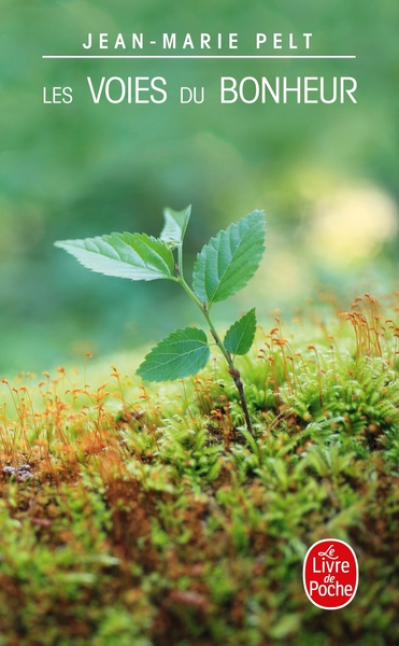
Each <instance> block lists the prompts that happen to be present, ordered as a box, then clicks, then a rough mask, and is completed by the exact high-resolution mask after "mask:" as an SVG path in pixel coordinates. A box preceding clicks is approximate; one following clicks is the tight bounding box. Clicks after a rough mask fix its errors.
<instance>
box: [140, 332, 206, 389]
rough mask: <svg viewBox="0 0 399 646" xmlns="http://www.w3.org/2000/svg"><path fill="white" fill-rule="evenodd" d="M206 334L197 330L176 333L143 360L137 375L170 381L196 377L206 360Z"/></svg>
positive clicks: (153, 379)
mask: <svg viewBox="0 0 399 646" xmlns="http://www.w3.org/2000/svg"><path fill="white" fill-rule="evenodd" d="M209 355H210V352H209V348H208V342H207V339H206V335H205V332H203V331H202V330H200V329H198V328H196V327H186V328H185V329H184V330H176V331H175V332H172V334H169V336H167V337H166V338H165V339H163V340H162V341H160V343H158V345H157V346H155V348H153V349H152V350H151V352H150V353H149V354H147V356H146V357H145V359H144V361H143V363H142V364H141V366H140V367H139V369H138V370H137V374H138V375H140V377H142V378H143V379H145V380H147V381H169V380H170V381H172V380H173V379H181V378H182V377H187V376H188V375H195V374H196V373H197V372H198V371H199V370H201V368H203V367H204V366H205V365H206V363H207V361H208V359H209Z"/></svg>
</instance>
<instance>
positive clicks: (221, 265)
mask: <svg viewBox="0 0 399 646" xmlns="http://www.w3.org/2000/svg"><path fill="white" fill-rule="evenodd" d="M264 227H265V220H264V214H263V211H252V213H249V214H248V215H246V216H245V217H244V218H242V219H241V220H239V221H238V222H237V224H231V225H230V226H229V227H228V228H227V229H226V230H225V231H220V232H219V233H218V234H217V236H216V237H215V238H212V239H211V240H210V242H209V243H208V244H207V245H205V246H204V247H203V249H202V250H201V252H200V253H199V254H198V256H197V260H196V263H195V265H194V273H193V287H194V291H195V293H196V294H197V296H198V298H199V299H200V301H201V302H202V303H206V304H207V306H208V309H210V307H211V305H212V303H216V302H217V301H223V300H225V299H226V298H228V297H229V296H231V295H232V294H235V293H236V292H238V291H239V290H240V289H242V288H243V287H245V285H246V284H247V282H248V281H249V280H250V278H252V276H253V275H254V273H255V271H256V270H257V268H258V267H259V263H260V261H261V258H262V255H263V251H264V249H265V246H264V239H265V228H264Z"/></svg>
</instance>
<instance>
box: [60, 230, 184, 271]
mask: <svg viewBox="0 0 399 646" xmlns="http://www.w3.org/2000/svg"><path fill="white" fill-rule="evenodd" d="M55 246H56V247H61V249H65V251H68V253H70V254H72V255H73V256H75V258H77V259H78V260H79V262H80V263H81V264H82V265H83V266H84V267H87V268H88V269H92V270H93V271H96V272H99V273H100V274H105V275H106V276H116V277H118V278H129V279H130V280H156V279H157V278H172V277H173V270H174V259H173V254H172V252H171V250H170V249H169V248H168V247H167V245H166V244H165V243H164V242H162V240H156V239H155V238H152V237H150V236H147V235H146V234H144V233H143V234H139V233H111V235H105V236H101V237H97V238H86V240H64V241H62V242H56V243H55Z"/></svg>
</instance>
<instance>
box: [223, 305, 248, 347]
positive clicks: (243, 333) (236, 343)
mask: <svg viewBox="0 0 399 646" xmlns="http://www.w3.org/2000/svg"><path fill="white" fill-rule="evenodd" d="M255 332H256V315H255V308H253V309H252V310H250V311H249V312H247V313H246V314H244V316H242V317H241V318H240V319H239V320H238V321H236V322H235V323H233V325H232V326H231V327H230V328H229V329H228V330H227V332H226V336H225V338H224V342H223V343H224V347H225V348H226V350H227V351H228V352H230V353H231V354H247V352H248V350H249V349H250V347H251V345H252V343H253V341H254V338H255Z"/></svg>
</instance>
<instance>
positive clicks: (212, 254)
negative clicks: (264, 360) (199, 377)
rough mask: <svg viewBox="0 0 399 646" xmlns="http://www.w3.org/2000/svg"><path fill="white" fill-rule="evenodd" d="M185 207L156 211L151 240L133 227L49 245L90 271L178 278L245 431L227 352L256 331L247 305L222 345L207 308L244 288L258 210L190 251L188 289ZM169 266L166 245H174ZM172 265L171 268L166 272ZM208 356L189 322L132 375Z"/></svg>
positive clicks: (257, 252)
mask: <svg viewBox="0 0 399 646" xmlns="http://www.w3.org/2000/svg"><path fill="white" fill-rule="evenodd" d="M190 214H191V207H190V206H189V207H187V208H186V209H184V210H183V211H172V210H171V209H165V210H164V219H165V224H164V227H163V229H162V232H161V237H160V239H159V240H156V239H155V238H149V237H148V236H146V235H145V234H141V235H140V234H138V233H134V234H131V233H124V234H119V233H113V234H111V235H108V236H102V237H97V238H93V239H87V240H67V241H65V242H57V243H56V245H57V246H58V247H61V248H63V249H65V250H66V251H68V252H69V253H71V254H72V255H74V256H75V257H76V258H77V259H78V260H79V262H81V263H82V265H84V266H85V267H88V268H89V269H92V270H93V271H97V272H100V273H102V274H106V275H108V276H116V277H122V278H130V279H132V280H155V279H156V278H167V279H170V280H174V281H175V282H177V283H179V284H180V285H181V286H182V287H183V289H184V290H185V291H186V293H187V294H188V295H189V297H190V298H191V300H192V301H193V302H194V303H195V304H196V305H197V306H198V307H199V309H200V310H201V313H202V314H203V316H204V317H205V319H206V322H207V323H208V326H209V329H210V332H211V334H212V337H213V339H214V340H215V342H216V345H217V346H218V347H219V349H220V351H221V352H222V354H223V356H224V358H225V359H226V361H227V364H228V366H229V369H230V373H231V375H232V377H233V379H234V383H235V385H236V387H237V389H238V391H239V394H240V399H241V405H242V408H243V412H244V416H245V421H246V424H247V428H248V431H250V432H251V433H252V428H251V422H250V418H249V414H248V410H247V405H246V401H245V395H244V390H243V385H242V382H241V380H240V373H239V372H238V370H237V369H236V368H235V366H234V363H233V361H232V358H231V354H246V353H247V352H248V350H249V349H250V347H251V345H252V342H253V339H254V335H255V329H256V318H255V310H254V309H253V310H251V311H250V312H248V314H246V315H245V316H244V317H243V318H242V319H240V320H239V321H237V322H236V323H235V324H234V325H232V326H231V328H230V330H229V331H228V332H227V335H226V339H225V344H223V343H222V341H221V339H220V337H219V335H218V333H217V331H216V330H215V327H214V325H213V322H212V320H211V318H210V314H209V310H210V308H211V305H212V303H213V302H216V301H221V300H224V299H226V298H228V297H229V296H231V295H232V294H235V293H236V292H237V291H238V290H239V289H241V288H242V287H244V286H245V285H246V284H247V282H248V280H249V279H250V278H251V277H252V276H253V274H254V273H255V271H256V269H257V268H258V266H259V263H260V260H261V257H262V254H263V251H264V238H265V230H264V214H263V211H253V212H252V213H249V214H248V215H246V216H245V217H244V218H242V219H241V220H239V222H238V223H237V224H231V225H230V226H229V227H228V228H227V229H226V231H220V232H219V233H218V235H217V236H216V238H212V240H211V241H210V243H209V245H206V246H205V247H204V248H203V249H202V251H201V253H200V254H199V255H198V259H197V261H196V264H195V267H194V276H193V281H194V291H193V290H192V289H191V288H190V287H189V285H188V284H187V283H186V281H185V279H184V273H183V256H182V250H183V239H184V234H185V232H186V228H187V224H188V221H189V218H190ZM176 248H177V250H178V252H177V262H176V264H175V260H174V256H173V250H174V249H176ZM174 271H175V274H174ZM208 358H209V348H208V344H207V340H206V336H205V333H204V332H202V331H201V330H198V329H196V328H186V329H185V330H177V331H176V332H174V333H172V334H170V335H169V336H168V337H166V338H165V339H163V341H161V342H160V343H159V344H158V345H157V346H156V347H155V348H153V350H152V351H151V352H150V354H148V355H147V357H146V359H145V361H144V363H142V364H141V366H140V367H139V369H138V371H137V374H139V375H140V376H141V377H142V378H143V379H146V380H148V381H168V380H173V379H180V378H182V377H186V376H188V375H191V374H195V373H197V372H198V371H199V370H200V369H202V368H203V367H204V366H205V364H206V362H207V360H208Z"/></svg>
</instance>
